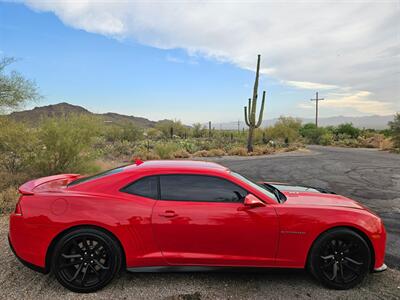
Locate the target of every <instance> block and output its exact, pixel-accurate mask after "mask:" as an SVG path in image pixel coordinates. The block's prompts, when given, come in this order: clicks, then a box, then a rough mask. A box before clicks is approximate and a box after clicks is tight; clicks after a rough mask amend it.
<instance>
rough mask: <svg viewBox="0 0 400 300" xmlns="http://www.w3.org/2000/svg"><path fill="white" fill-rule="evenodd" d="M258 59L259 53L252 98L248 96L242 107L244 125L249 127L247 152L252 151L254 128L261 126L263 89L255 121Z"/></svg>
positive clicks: (258, 70) (258, 57)
mask: <svg viewBox="0 0 400 300" xmlns="http://www.w3.org/2000/svg"><path fill="white" fill-rule="evenodd" d="M260 59H261V55H260V54H259V55H258V56H257V71H256V79H255V81H254V89H253V99H251V98H249V105H248V106H245V107H244V120H245V122H246V125H247V126H248V127H249V135H248V137H247V152H253V135H254V129H256V128H258V127H260V126H261V123H262V117H263V113H264V103H265V91H263V96H262V102H261V109H260V115H259V117H258V121H256V110H257V97H258V77H259V74H260Z"/></svg>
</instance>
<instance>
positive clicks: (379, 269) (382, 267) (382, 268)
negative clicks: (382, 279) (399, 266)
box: [374, 264, 387, 273]
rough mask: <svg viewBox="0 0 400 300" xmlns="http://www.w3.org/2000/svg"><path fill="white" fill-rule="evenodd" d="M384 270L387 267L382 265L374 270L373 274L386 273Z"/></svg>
mask: <svg viewBox="0 0 400 300" xmlns="http://www.w3.org/2000/svg"><path fill="white" fill-rule="evenodd" d="M386 269H387V265H386V264H382V265H381V266H380V267H378V268H374V272H375V273H379V272H383V271H386Z"/></svg>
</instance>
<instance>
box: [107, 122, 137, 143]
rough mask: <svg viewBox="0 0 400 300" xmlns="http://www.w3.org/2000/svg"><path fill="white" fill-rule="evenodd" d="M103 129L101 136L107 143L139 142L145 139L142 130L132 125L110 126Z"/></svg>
mask: <svg viewBox="0 0 400 300" xmlns="http://www.w3.org/2000/svg"><path fill="white" fill-rule="evenodd" d="M101 129H102V130H101V135H102V136H104V137H105V139H106V141H107V142H116V141H138V140H140V139H143V132H142V130H141V129H139V128H138V127H137V126H135V125H134V124H132V123H123V124H119V125H115V124H110V125H106V126H102V128H101Z"/></svg>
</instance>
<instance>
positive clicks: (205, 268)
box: [126, 266, 301, 273]
mask: <svg viewBox="0 0 400 300" xmlns="http://www.w3.org/2000/svg"><path fill="white" fill-rule="evenodd" d="M126 270H127V271H128V272H132V273H165V272H171V273H174V272H176V273H178V272H211V271H213V272H215V271H220V272H227V271H228V272H266V271H278V270H282V268H268V267H224V266H222V267H219V266H152V267H132V268H127V269H126ZM292 270H293V269H292ZM299 270H301V269H299Z"/></svg>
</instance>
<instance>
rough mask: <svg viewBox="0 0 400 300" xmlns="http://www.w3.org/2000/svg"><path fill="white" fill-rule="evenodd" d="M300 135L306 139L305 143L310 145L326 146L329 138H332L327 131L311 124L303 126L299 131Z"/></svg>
mask: <svg viewBox="0 0 400 300" xmlns="http://www.w3.org/2000/svg"><path fill="white" fill-rule="evenodd" d="M299 132H300V134H301V135H302V136H303V137H304V138H305V139H306V141H307V142H308V143H310V144H317V145H319V144H321V145H324V144H328V143H327V142H328V141H329V138H330V137H332V139H333V136H332V134H331V133H330V132H329V131H327V129H325V128H324V127H317V126H315V124H313V123H307V124H304V125H303V126H302V127H301V128H300V129H299Z"/></svg>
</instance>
